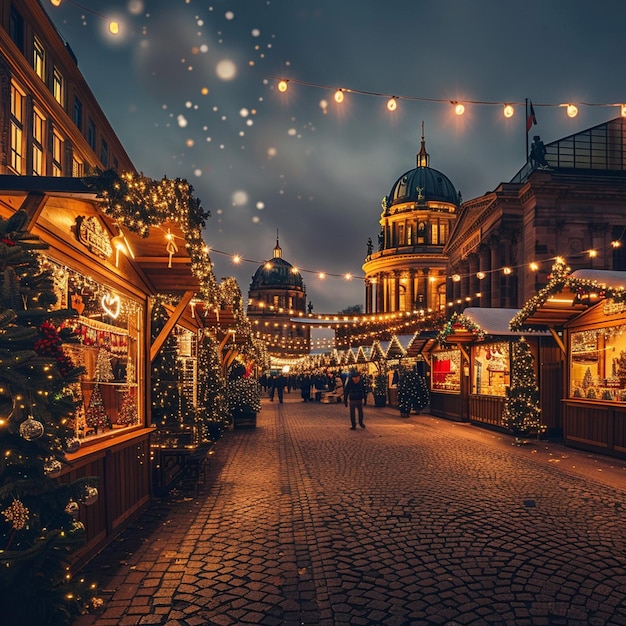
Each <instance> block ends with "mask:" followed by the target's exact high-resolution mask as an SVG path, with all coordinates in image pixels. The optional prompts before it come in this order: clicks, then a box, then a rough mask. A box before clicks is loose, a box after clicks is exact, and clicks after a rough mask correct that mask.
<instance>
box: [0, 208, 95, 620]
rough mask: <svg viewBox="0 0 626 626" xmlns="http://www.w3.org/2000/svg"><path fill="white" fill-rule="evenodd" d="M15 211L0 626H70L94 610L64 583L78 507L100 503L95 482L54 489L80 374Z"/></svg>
mask: <svg viewBox="0 0 626 626" xmlns="http://www.w3.org/2000/svg"><path fill="white" fill-rule="evenodd" d="M26 221H27V216H26V214H25V213H23V212H18V213H16V214H15V215H13V216H12V217H11V218H9V219H8V220H0V298H1V300H0V397H1V398H2V400H1V401H0V407H1V409H2V415H0V607H1V608H0V615H1V616H2V617H1V620H2V623H3V624H7V626H9V625H10V626H14V625H18V624H20V625H21V624H55V625H57V624H58V625H65V624H71V623H72V622H73V621H74V617H75V616H77V615H78V614H80V613H81V612H83V611H84V610H85V607H86V605H87V604H89V603H90V602H92V601H94V599H93V597H92V596H93V594H90V593H89V592H88V591H86V590H84V589H82V587H81V585H80V584H74V583H73V582H71V580H69V577H68V576H67V571H68V557H69V555H70V554H71V553H72V552H73V551H74V550H75V549H76V548H77V547H79V546H80V545H82V543H83V542H84V532H85V528H84V526H83V525H82V523H81V522H79V521H78V520H77V519H76V517H77V513H78V503H79V502H83V503H87V502H92V501H94V500H95V497H96V496H97V490H96V488H95V486H94V481H93V479H83V480H80V481H76V482H74V483H71V484H62V483H59V482H57V481H56V480H54V478H55V477H56V476H58V475H59V474H60V473H61V470H62V464H63V463H64V462H66V461H65V452H67V451H72V450H73V451H75V450H76V449H77V447H78V446H79V445H80V444H79V442H78V440H77V439H76V438H75V437H74V432H73V428H72V426H73V424H72V416H73V411H74V409H75V399H74V397H73V395H72V393H71V390H70V385H72V384H73V383H76V382H77V381H78V380H79V376H80V375H81V374H82V373H83V370H82V369H81V368H78V367H75V366H74V364H73V362H72V361H71V359H70V358H69V357H68V356H67V355H66V353H65V352H64V350H63V344H64V343H66V342H68V341H71V340H72V336H71V331H70V330H69V329H59V327H57V326H56V325H55V322H57V323H60V322H61V321H62V320H64V319H67V318H68V317H70V316H71V315H72V312H71V311H69V310H57V311H54V312H53V311H51V310H50V307H51V306H52V305H54V304H55V303H56V295H55V293H54V289H53V281H52V277H51V274H50V272H49V271H47V270H43V269H42V265H41V255H40V253H39V251H40V250H43V249H45V248H46V246H45V244H43V243H42V242H41V241H40V240H39V239H38V238H37V237H35V236H33V235H31V234H30V233H28V232H26V231H25V230H24V225H25V224H26Z"/></svg>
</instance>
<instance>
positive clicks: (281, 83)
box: [278, 80, 288, 93]
mask: <svg viewBox="0 0 626 626" xmlns="http://www.w3.org/2000/svg"><path fill="white" fill-rule="evenodd" d="M287 87H288V85H287V81H286V80H280V81H278V91H280V92H282V93H285V91H287Z"/></svg>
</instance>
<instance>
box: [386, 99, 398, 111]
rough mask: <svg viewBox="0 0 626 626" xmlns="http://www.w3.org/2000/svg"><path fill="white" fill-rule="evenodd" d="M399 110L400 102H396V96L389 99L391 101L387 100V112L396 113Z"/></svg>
mask: <svg viewBox="0 0 626 626" xmlns="http://www.w3.org/2000/svg"><path fill="white" fill-rule="evenodd" d="M397 108H398V102H397V100H396V97H395V96H391V98H389V100H387V110H388V111H395V110H396V109H397Z"/></svg>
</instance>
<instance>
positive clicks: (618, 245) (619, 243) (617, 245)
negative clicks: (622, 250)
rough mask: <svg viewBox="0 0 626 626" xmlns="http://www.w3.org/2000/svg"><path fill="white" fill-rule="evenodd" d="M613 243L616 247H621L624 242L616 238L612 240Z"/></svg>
mask: <svg viewBox="0 0 626 626" xmlns="http://www.w3.org/2000/svg"><path fill="white" fill-rule="evenodd" d="M611 245H612V246H613V247H614V248H619V247H620V246H621V245H622V242H621V241H618V240H617V239H616V240H615V241H611Z"/></svg>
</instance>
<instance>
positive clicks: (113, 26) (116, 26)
mask: <svg viewBox="0 0 626 626" xmlns="http://www.w3.org/2000/svg"><path fill="white" fill-rule="evenodd" d="M109 32H110V33H111V35H119V34H120V23H119V22H109Z"/></svg>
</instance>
